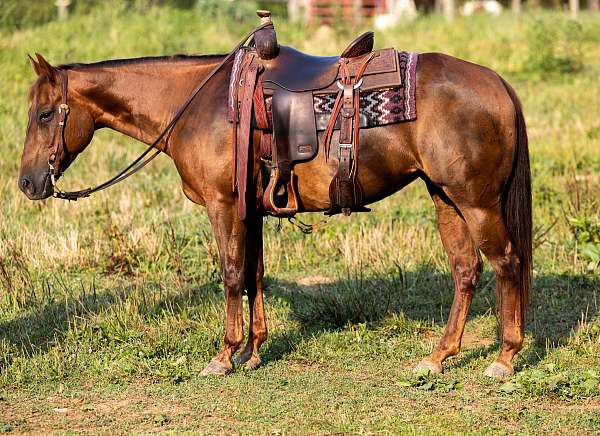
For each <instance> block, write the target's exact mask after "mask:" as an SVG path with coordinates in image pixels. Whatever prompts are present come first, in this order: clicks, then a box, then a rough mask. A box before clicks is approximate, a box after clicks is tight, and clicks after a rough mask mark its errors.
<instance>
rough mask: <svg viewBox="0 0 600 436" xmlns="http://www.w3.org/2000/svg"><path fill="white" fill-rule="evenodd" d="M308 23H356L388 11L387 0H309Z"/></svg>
mask: <svg viewBox="0 0 600 436" xmlns="http://www.w3.org/2000/svg"><path fill="white" fill-rule="evenodd" d="M307 3H308V11H307V18H308V24H309V25H311V24H333V23H334V22H336V21H337V20H340V19H341V20H344V21H345V22H351V23H355V22H357V21H360V20H362V19H364V18H372V17H374V16H375V15H377V14H383V13H385V12H386V11H387V5H386V0H308V2H307Z"/></svg>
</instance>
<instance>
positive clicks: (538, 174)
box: [0, 1, 600, 434]
mask: <svg viewBox="0 0 600 436" xmlns="http://www.w3.org/2000/svg"><path fill="white" fill-rule="evenodd" d="M52 3H53V2H51V1H50V2H48V4H52ZM105 3H106V6H98V7H96V6H95V5H92V6H90V9H89V10H87V11H86V10H83V9H81V10H80V11H76V13H74V14H72V15H71V17H70V18H69V19H68V20H66V21H65V22H57V21H54V20H53V21H51V22H48V23H47V24H44V25H42V26H40V27H38V28H25V29H22V30H19V31H6V30H2V31H1V32H2V37H3V39H2V43H1V44H2V49H1V50H0V68H1V70H2V72H3V77H5V78H6V80H5V81H4V87H3V93H2V95H1V96H0V138H2V146H3V155H2V159H1V160H0V197H1V198H2V203H1V204H0V410H1V411H2V413H0V431H14V432H20V433H31V432H38V433H48V434H50V433H53V432H58V433H63V432H65V431H70V430H72V431H87V432H96V433H131V432H136V433H137V432H140V433H141V432H143V433H150V432H157V431H160V432H167V433H168V432H172V433H184V432H190V433H198V432H204V433H208V434H213V433H236V434H237V433H256V434H265V433H278V434H297V433H301V434H322V433H328V434H329V433H342V434H355V433H386V432H387V433H393V434H396V433H401V434H402V433H409V434H413V433H418V434H422V433H426V434H428V433H435V434H446V433H479V432H481V433H494V434H496V433H498V434H504V433H525V434H527V433H536V434H537V433H564V434H582V433H586V434H587V433H590V434H593V433H598V432H599V431H600V419H598V410H597V404H598V399H600V393H599V392H598V388H597V381H598V377H597V374H598V372H597V366H598V361H600V315H599V314H600V306H599V303H598V302H599V301H600V299H599V298H598V290H599V289H600V279H598V275H597V267H596V269H592V270H590V269H589V265H590V262H591V261H592V260H593V257H591V256H592V255H590V254H587V253H588V252H587V251H585V250H586V249H585V248H584V247H586V246H587V245H586V244H590V243H593V244H596V243H597V236H598V229H597V223H598V221H597V219H598V214H597V211H598V203H597V199H598V198H600V195H599V191H598V189H599V187H598V181H599V179H598V174H600V155H599V153H598V150H600V134H599V133H598V132H599V130H598V129H599V121H598V117H597V111H596V110H595V109H596V107H597V102H598V101H600V88H599V87H598V86H597V80H598V74H597V72H598V70H599V68H600V45H599V44H598V41H599V39H598V38H599V37H598V32H597V29H598V26H600V21H599V20H600V17H598V16H597V15H591V14H585V13H583V14H582V20H581V28H582V32H581V39H580V40H579V44H581V48H582V50H581V53H582V59H581V60H582V63H583V64H585V68H583V69H581V70H580V71H579V72H578V73H577V74H570V73H564V74H563V73H559V72H554V73H552V74H553V75H557V76H558V75H559V74H560V77H561V79H563V80H549V81H540V80H539V78H540V72H539V70H536V71H531V72H527V71H523V70H522V68H521V65H523V61H524V59H526V58H527V57H528V56H529V55H530V47H529V45H528V39H527V38H528V36H527V35H528V29H530V28H534V27H535V26H537V24H536V22H535V20H534V19H532V18H531V17H530V16H528V15H523V17H522V18H521V19H520V20H514V17H513V16H512V15H510V14H505V15H503V16H501V17H499V18H491V17H475V18H470V19H466V18H457V22H456V23H455V24H447V23H445V22H443V21H442V19H441V18H439V17H435V16H431V17H424V18H421V19H418V20H416V21H415V22H413V23H410V24H402V25H399V26H398V27H397V28H395V29H393V30H390V31H386V32H378V33H377V35H376V41H377V44H378V46H379V47H384V46H394V47H397V48H401V49H405V50H414V51H417V52H428V51H442V52H447V53H450V54H452V55H456V56H460V57H462V58H464V59H467V60H470V61H474V62H477V63H481V64H483V65H486V66H489V67H491V68H493V69H494V70H496V71H500V72H501V73H502V74H503V76H504V77H505V78H506V79H507V80H508V82H510V83H511V84H513V85H514V87H515V88H516V90H517V92H518V94H519V96H520V98H521V100H522V102H523V105H524V112H525V117H526V119H527V125H528V129H529V135H530V150H531V163H532V170H533V176H532V178H533V184H534V186H533V192H534V205H535V207H534V211H533V213H534V218H533V221H534V227H535V236H536V237H535V240H536V244H535V250H534V265H535V272H534V288H533V292H532V303H531V307H530V311H529V313H530V318H529V322H528V325H527V330H526V341H525V348H524V349H523V351H522V352H521V353H519V355H518V357H517V358H516V360H515V362H514V363H515V366H516V370H517V375H515V376H514V377H511V378H510V379H508V380H506V381H503V382H496V381H490V380H488V379H486V378H485V377H484V376H483V371H484V369H485V368H486V366H487V365H489V364H490V363H491V362H492V361H493V360H494V359H495V357H496V356H497V353H498V351H499V345H498V344H497V342H496V341H495V338H496V327H495V326H496V321H495V316H494V312H493V307H494V306H495V301H494V286H495V282H494V278H493V274H492V273H491V271H490V270H489V269H486V270H484V271H483V273H482V274H481V279H480V282H479V283H480V284H479V286H478V288H477V291H476V292H475V294H474V297H473V302H472V305H471V310H470V312H469V318H468V322H467V327H466V332H465V335H464V336H463V350H462V351H461V353H460V354H458V355H457V356H455V357H453V358H450V359H449V360H448V361H447V363H446V364H445V367H444V368H445V373H444V374H442V375H439V376H433V375H432V374H425V373H423V374H417V375H416V376H413V375H412V374H411V368H412V367H413V366H414V365H415V364H417V362H419V361H420V360H421V359H422V358H423V357H425V356H426V355H427V354H428V353H430V352H431V351H432V349H433V347H434V346H435V344H436V343H437V341H438V339H439V338H440V337H441V336H442V334H443V330H444V325H445V322H446V319H447V316H448V311H449V308H450V305H451V303H452V299H453V279H452V277H451V276H450V273H449V266H448V265H449V262H448V258H447V256H446V254H445V252H444V250H443V248H442V245H441V243H440V241H439V236H438V234H437V231H436V223H435V212H434V210H433V207H432V204H431V199H430V198H429V195H428V194H427V191H426V189H425V188H424V186H423V185H422V183H420V182H415V183H414V184H412V185H411V186H409V187H407V188H405V189H404V190H403V191H402V192H401V193H399V194H397V195H394V196H392V197H390V198H388V199H386V200H383V201H381V202H378V203H377V204H375V205H374V206H373V211H372V212H371V213H369V214H357V216H354V215H353V216H352V217H351V218H350V219H346V218H343V217H335V218H332V219H329V221H328V222H327V224H326V225H323V226H320V227H319V229H318V231H317V232H315V233H314V234H312V235H304V234H302V233H301V232H299V231H298V230H297V229H295V228H293V227H290V226H288V225H286V224H284V226H283V228H282V229H281V230H280V231H278V230H276V227H277V226H276V221H275V220H271V219H268V220H266V221H267V223H266V229H265V265H266V272H267V286H266V287H267V289H266V291H265V306H266V310H267V320H268V328H269V335H270V336H269V338H270V339H269V341H267V343H266V344H265V345H264V346H263V348H262V349H261V358H262V360H263V367H262V368H260V369H259V370H258V371H255V372H250V371H242V370H240V369H241V368H238V369H237V370H236V372H235V373H234V374H233V375H232V376H230V377H227V378H223V379H205V378H202V377H200V376H199V373H200V372H201V370H202V368H203V367H204V365H205V364H206V363H207V362H208V361H209V360H210V359H211V358H212V357H214V356H215V355H216V354H217V353H218V352H219V350H220V347H221V344H222V338H223V335H224V328H223V327H224V323H223V316H224V297H223V292H222V290H223V287H222V283H221V274H220V270H219V267H220V262H219V259H218V256H217V247H216V244H215V242H214V240H213V237H212V235H211V229H210V224H209V221H208V219H207V217H206V214H205V213H204V211H203V209H202V208H200V207H196V206H193V205H192V204H191V203H190V202H189V201H188V200H186V199H185V197H184V195H183V193H182V192H181V188H180V179H179V176H178V174H177V171H176V170H175V169H174V168H173V166H172V163H171V162H170V161H169V160H168V159H167V158H162V159H157V160H156V161H155V162H153V164H152V165H151V166H150V167H148V168H147V169H146V170H144V171H143V172H140V173H138V174H137V175H136V176H135V177H133V178H131V179H128V181H127V182H126V183H124V184H122V185H120V186H118V187H115V188H114V189H112V190H111V191H108V192H102V193H100V194H98V195H97V196H94V197H92V198H89V199H86V200H84V201H80V202H77V203H70V204H67V203H59V202H57V201H54V200H48V201H45V202H30V201H28V200H27V199H26V198H25V197H24V196H23V195H22V194H21V193H20V192H19V190H18V188H17V185H16V175H17V173H18V170H19V162H20V155H21V151H22V147H23V137H24V132H25V129H26V125H27V98H26V95H27V89H28V87H29V85H30V83H31V81H32V80H33V73H32V71H31V67H30V66H29V65H28V63H27V60H26V57H25V55H24V54H25V53H33V52H35V51H38V52H41V53H43V54H44V55H45V56H47V58H48V59H49V60H50V61H51V62H54V63H62V62H75V61H82V62H86V61H95V60H100V59H108V58H123V57H137V56H145V55H162V54H170V53H179V52H186V53H214V52H226V51H228V50H229V48H230V47H231V46H232V44H233V43H234V42H235V41H236V40H237V39H239V37H240V36H241V35H242V34H243V33H244V32H245V31H246V30H247V27H246V23H243V25H241V24H240V22H238V21H235V20H233V19H231V18H228V17H226V16H225V15H222V14H220V13H219V12H218V10H217V9H213V12H211V11H210V10H209V9H206V10H203V9H202V8H197V7H193V8H190V9H180V8H172V7H165V6H161V7H152V8H149V9H147V10H144V9H143V7H141V6H140V7H139V8H138V7H137V6H135V5H134V4H133V3H130V4H129V6H128V5H127V4H126V3H125V2H123V3H114V2H110V3H109V2H105ZM82 4H83V3H79V6H78V7H81V8H82V7H83V6H82ZM136 4H138V5H143V3H141V2H138V3H136ZM226 6H229V5H226V4H225V2H224V7H226ZM248 14H249V16H248V17H241V19H242V20H246V19H247V20H248V23H255V22H256V17H255V15H254V12H253V11H249V12H248ZM543 18H544V19H545V20H548V21H559V22H562V21H561V20H560V17H559V15H558V14H549V13H545V14H543ZM277 26H278V27H277V30H278V35H279V38H280V41H281V43H284V44H289V45H292V46H296V47H299V48H300V49H301V50H304V51H307V52H310V53H315V54H331V53H337V52H339V51H340V50H341V49H342V48H343V47H344V46H345V44H346V43H347V42H348V40H349V39H350V38H351V35H350V34H351V33H356V32H358V31H360V30H361V29H353V30H350V29H345V31H344V32H343V33H336V32H333V31H315V30H307V29H306V28H304V27H303V26H301V25H296V24H291V23H286V22H284V21H278V22H277ZM560 32H564V31H563V30H560ZM49 35H64V36H65V38H64V39H60V40H57V39H56V38H51V37H49ZM573 35H575V36H577V35H579V34H578V33H574V34H573ZM559 39H560V38H559ZM574 43H575V42H574ZM560 53H561V52H560V51H555V52H554V54H553V56H554V57H560V56H562V55H561V54H560ZM552 68H554V67H552ZM561 68H562V67H561ZM516 71H518V72H519V73H518V74H515V72H516ZM143 147H144V146H143V145H140V144H136V143H134V142H133V141H131V140H128V139H126V138H124V137H123V136H122V135H120V134H117V133H113V132H108V131H104V130H102V131H99V132H97V133H96V135H95V138H94V141H93V143H92V144H91V145H90V147H88V149H87V150H86V152H85V153H83V154H82V155H81V156H79V157H78V158H77V160H76V162H75V163H74V164H73V165H72V166H71V167H70V168H69V170H68V172H67V173H66V174H65V176H64V177H63V178H61V180H60V183H61V184H62V186H63V187H64V188H65V189H71V188H80V187H82V186H91V185H93V184H95V183H96V182H98V181H101V180H105V179H107V178H108V177H110V176H111V175H113V174H114V173H115V172H116V171H118V170H119V169H121V168H123V166H124V165H125V164H126V163H127V162H129V161H130V160H131V159H132V158H134V157H135V156H136V155H137V154H138V153H139V152H140V150H142V149H143ZM302 219H303V220H306V221H312V222H316V221H320V220H321V219H322V216H321V215H314V214H313V215H311V214H308V215H304V216H303V217H302ZM594 241H596V242H594ZM586 256H587V257H586ZM247 309H248V308H247V301H246V300H244V314H245V319H244V324H245V328H246V331H247V326H248V321H249V320H248V316H247V313H248V312H247ZM55 409H56V410H58V411H55ZM67 409H68V411H67V412H65V410H67Z"/></svg>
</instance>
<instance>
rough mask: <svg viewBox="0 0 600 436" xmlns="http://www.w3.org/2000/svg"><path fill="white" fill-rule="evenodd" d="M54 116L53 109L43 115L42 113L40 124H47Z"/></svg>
mask: <svg viewBox="0 0 600 436" xmlns="http://www.w3.org/2000/svg"><path fill="white" fill-rule="evenodd" d="M53 116H54V111H53V110H52V109H50V110H47V111H43V112H42V113H40V117H39V118H40V122H41V123H47V122H48V121H50V120H51V119H52V117H53Z"/></svg>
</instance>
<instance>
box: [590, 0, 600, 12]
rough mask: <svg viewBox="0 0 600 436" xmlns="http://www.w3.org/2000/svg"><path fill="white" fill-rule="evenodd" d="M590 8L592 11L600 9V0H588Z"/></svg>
mask: <svg viewBox="0 0 600 436" xmlns="http://www.w3.org/2000/svg"><path fill="white" fill-rule="evenodd" d="M588 8H589V9H590V11H596V12H598V11H600V0H588Z"/></svg>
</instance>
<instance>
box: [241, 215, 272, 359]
mask: <svg viewBox="0 0 600 436" xmlns="http://www.w3.org/2000/svg"><path fill="white" fill-rule="evenodd" d="M251 220H252V222H251V223H250V224H248V247H247V250H246V291H247V292H248V309H249V312H250V316H249V318H250V322H249V331H248V342H247V343H246V347H245V348H244V350H243V351H242V352H241V353H240V354H239V355H238V356H237V358H236V359H235V361H236V363H237V364H238V365H241V364H244V363H245V364H246V367H247V368H248V369H256V368H258V366H259V365H260V357H259V355H258V350H259V348H260V346H261V345H262V343H263V342H264V341H265V340H266V339H267V320H266V317H265V311H264V305H263V295H262V294H263V275H264V264H263V218H262V216H259V217H256V218H248V221H249V222H250V221H251Z"/></svg>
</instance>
